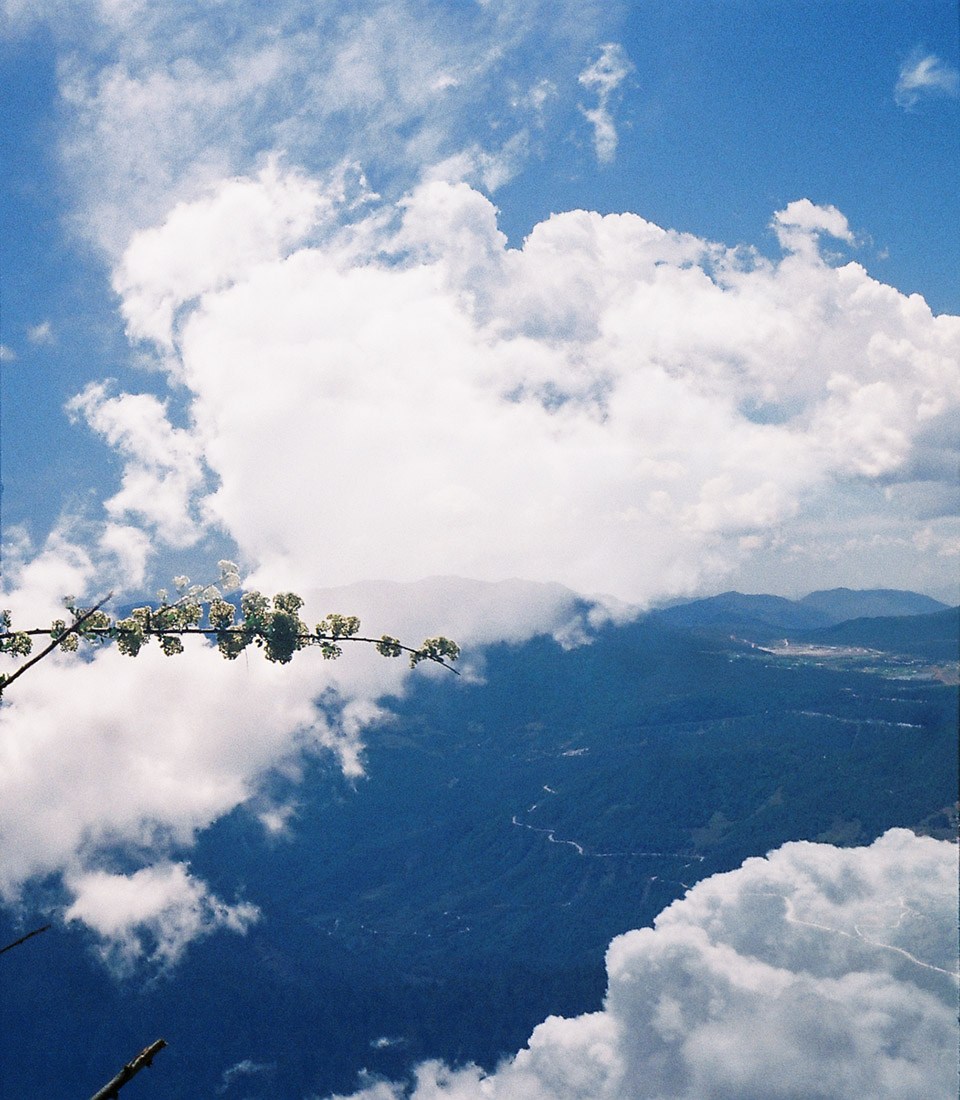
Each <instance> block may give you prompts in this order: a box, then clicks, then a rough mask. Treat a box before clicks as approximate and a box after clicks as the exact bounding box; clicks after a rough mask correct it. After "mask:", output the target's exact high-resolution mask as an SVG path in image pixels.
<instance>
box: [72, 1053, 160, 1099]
mask: <svg viewBox="0 0 960 1100" xmlns="http://www.w3.org/2000/svg"><path fill="white" fill-rule="evenodd" d="M166 1045H167V1044H166V1041H165V1040H163V1039H158V1040H157V1041H156V1042H155V1043H151V1044H150V1046H148V1047H146V1048H145V1049H144V1050H141V1051H140V1053H139V1054H138V1055H137V1056H136V1058H134V1059H133V1060H132V1061H130V1062H127V1064H126V1065H125V1066H124V1067H123V1069H122V1070H120V1072H119V1073H118V1074H117V1076H116V1077H114V1078H113V1080H112V1081H109V1082H108V1083H107V1084H106V1085H104V1086H103V1088H102V1089H101V1090H100V1091H99V1092H96V1093H94V1094H93V1096H92V1097H91V1098H90V1100H117V1094H118V1093H119V1092H120V1090H121V1089H122V1088H123V1086H124V1085H125V1084H126V1083H127V1082H128V1081H129V1080H130V1078H131V1077H135V1076H136V1075H137V1074H138V1073H139V1072H140V1070H142V1069H143V1067H144V1066H149V1065H150V1063H151V1062H152V1061H153V1059H154V1056H155V1055H156V1054H157V1053H158V1052H159V1051H161V1050H163V1048H164V1047H165V1046H166Z"/></svg>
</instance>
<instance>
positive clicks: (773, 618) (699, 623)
mask: <svg viewBox="0 0 960 1100" xmlns="http://www.w3.org/2000/svg"><path fill="white" fill-rule="evenodd" d="M949 611H950V608H949V607H948V606H947V605H946V604H944V603H941V602H940V601H939V600H935V599H933V598H932V597H930V596H924V595H921V594H920V593H918V592H904V591H900V590H897V589H869V590H863V591H856V590H853V589H849V588H834V589H829V590H825V591H819V592H811V593H810V594H809V595H808V596H804V597H803V599H801V600H788V599H786V598H785V597H783V596H767V595H748V594H745V593H743V592H723V593H721V594H720V595H719V596H710V597H707V598H706V599H701V600H693V601H691V602H689V603H684V604H677V605H675V606H673V607H667V608H663V609H662V610H659V611H654V612H651V615H652V616H655V617H656V618H657V620H658V621H659V622H660V623H662V624H663V625H665V626H670V627H672V628H674V629H680V630H689V631H692V632H693V633H695V634H699V635H701V636H704V637H710V638H730V637H735V638H738V639H741V640H743V641H747V642H754V643H761V644H762V643H765V642H770V641H773V640H777V639H782V638H783V637H785V636H791V637H793V638H795V639H798V638H802V639H804V640H807V639H808V638H810V637H812V636H813V632H817V631H820V632H823V631H827V630H829V629H830V628H833V627H837V626H839V625H840V624H842V623H847V622H851V621H858V622H859V621H872V620H874V619H876V620H878V621H886V620H897V621H898V622H899V621H900V620H904V619H914V618H915V619H921V620H923V619H928V618H930V617H931V616H934V615H943V614H944V613H947V612H949ZM864 629H865V628H863V627H859V628H856V629H854V630H853V631H852V635H855V636H856V638H857V640H855V641H854V640H851V641H846V642H841V641H839V640H837V641H835V642H833V643H827V641H826V639H825V638H824V639H822V640H823V641H824V644H835V645H841V644H847V645H855V644H856V645H866V644H868V643H867V642H865V641H861V640H859V639H860V637H861V636H863V631H864ZM934 629H935V632H936V633H937V634H938V635H939V634H945V636H949V623H948V622H947V620H944V622H943V623H940V622H939V620H937V622H936V624H934ZM897 630H898V628H897V627H892V626H891V628H890V629H888V630H886V631H875V632H874V633H875V634H876V636H877V638H878V639H879V637H880V636H881V634H882V636H883V637H884V638H885V639H886V640H887V642H889V643H891V644H892V643H894V642H896V640H897V637H898V634H897ZM899 631H900V634H901V635H904V636H905V634H904V632H906V633H909V634H910V636H911V637H914V636H916V637H917V638H919V637H920V635H923V634H924V632H925V627H924V626H923V625H922V624H914V625H913V626H912V627H910V628H909V629H908V628H907V627H905V626H904V625H903V624H901V625H900V627H899ZM869 633H870V631H869V630H867V634H869ZM837 637H838V638H839V635H838V636H837ZM940 648H942V647H940ZM938 652H939V650H938Z"/></svg>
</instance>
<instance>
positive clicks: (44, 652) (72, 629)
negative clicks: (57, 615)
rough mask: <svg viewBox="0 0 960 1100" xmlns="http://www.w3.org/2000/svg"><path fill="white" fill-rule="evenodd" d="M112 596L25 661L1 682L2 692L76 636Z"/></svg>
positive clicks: (108, 596) (108, 595)
mask: <svg viewBox="0 0 960 1100" xmlns="http://www.w3.org/2000/svg"><path fill="white" fill-rule="evenodd" d="M112 595H113V593H112V592H108V593H107V594H106V595H105V596H104V597H103V599H102V600H101V601H100V602H99V603H98V604H95V605H94V606H93V607H91V608H89V609H88V610H87V611H84V613H83V614H82V615H81V616H80V618H79V619H77V620H75V622H73V623H72V625H70V626H68V627H67V629H66V630H64V632H63V633H62V634H58V635H57V636H56V638H54V639H53V641H51V643H50V644H49V645H48V646H46V647H45V648H44V649H41V650H40V652H39V653H38V654H37V655H36V656H35V657H31V658H30V660H29V661H25V662H24V663H23V664H22V665H21V666H20V667H19V668H18V669H16V670H15V671H14V672H11V673H10V675H9V676H7V677H5V678H4V679H3V681H2V682H0V692H3V691H6V689H7V688H8V687H9V686H10V685H11V684H12V683H13V681H14V680H16V678H17V677H18V676H22V675H23V674H24V673H25V672H26V671H27V669H28V668H33V666H34V665H35V664H36V663H37V661H42V660H43V658H44V657H46V656H47V654H49V653H52V652H53V651H54V650H55V649H56V648H57V646H58V645H59V644H60V643H61V642H62V641H63V639H64V638H66V637H67V635H68V634H75V633H76V632H77V631H78V630H79V629H80V627H81V626H83V624H84V623H85V622H86V621H87V619H89V618H90V616H91V615H92V614H93V613H94V612H95V611H99V610H100V608H101V607H103V605H104V604H105V603H106V602H107V600H109V599H110V597H111V596H112ZM44 633H47V631H44Z"/></svg>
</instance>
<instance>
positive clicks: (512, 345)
mask: <svg viewBox="0 0 960 1100" xmlns="http://www.w3.org/2000/svg"><path fill="white" fill-rule="evenodd" d="M279 172H280V170H279V169H278V168H277V167H276V165H274V166H272V167H270V168H268V169H267V170H265V172H264V173H263V174H262V175H261V176H260V177H259V178H257V179H251V180H246V181H231V182H228V183H224V184H223V185H221V186H220V187H219V188H218V189H217V190H216V191H215V192H214V193H213V194H212V195H211V196H210V197H208V198H206V199H204V200H203V201H202V203H200V204H198V205H194V206H180V207H178V208H177V209H175V210H174V212H173V213H172V214H171V216H170V217H169V219H168V220H167V221H166V223H165V225H164V226H163V227H161V228H157V229H154V230H151V231H149V232H145V233H142V234H138V235H136V236H135V237H134V238H133V240H132V242H131V244H130V247H129V249H128V250H127V252H126V255H125V257H124V261H123V263H122V264H121V265H120V267H119V268H118V272H117V276H116V284H115V285H116V287H117V289H118V291H119V292H120V293H121V294H122V296H123V309H124V313H125V315H126V317H127V321H128V331H129V333H130V335H131V337H132V338H133V339H139V340H143V341H149V342H152V343H153V344H154V346H156V347H157V349H158V354H159V355H160V357H161V359H160V362H161V365H162V366H163V367H164V368H165V369H166V370H167V371H168V372H169V375H170V377H171V380H172V381H173V382H174V383H175V384H177V385H182V386H184V387H185V388H186V392H187V394H188V395H189V398H188V421H187V423H186V424H185V425H184V426H182V427H179V428H174V427H173V426H172V425H170V426H168V427H167V428H166V429H163V428H162V416H161V414H160V411H159V406H157V405H156V404H152V405H151V406H150V409H149V410H147V409H145V407H144V403H143V399H141V398H139V397H136V396H134V395H122V394H120V395H109V394H108V392H107V391H105V390H104V389H103V388H102V387H100V386H97V385H92V386H91V387H90V388H89V389H88V390H87V391H86V393H85V394H84V395H83V396H82V397H80V398H78V400H77V402H76V403H75V405H74V408H75V409H76V410H77V411H78V412H81V413H83V414H84V415H85V416H87V418H88V419H89V421H90V423H91V425H92V426H93V427H94V428H95V429H97V430H99V431H100V432H101V433H102V434H103V435H104V436H105V437H106V438H107V439H108V440H110V441H114V442H116V443H117V444H118V445H119V446H120V447H121V449H122V452H123V453H124V454H125V455H126V456H127V466H126V473H125V475H124V485H123V489H122V491H121V492H120V493H119V494H118V495H117V496H116V497H114V498H113V499H112V500H111V501H110V503H109V507H110V510H111V513H112V518H113V519H114V520H115V521H116V522H118V523H119V522H128V523H133V524H146V525H147V526H150V527H152V529H153V530H154V532H155V536H156V538H157V539H158V540H160V541H163V540H167V541H168V542H176V541H177V539H182V537H183V532H182V524H178V523H174V522H170V521H168V520H167V519H166V518H165V517H166V516H167V515H172V514H174V513H176V514H178V515H180V516H182V517H186V516H193V517H195V520H196V522H198V523H201V524H202V523H206V524H208V525H210V526H212V527H214V528H219V529H221V530H222V531H224V532H226V533H227V534H229V536H230V537H231V538H233V539H234V540H235V541H236V543H237V545H238V546H239V548H240V553H241V555H242V557H243V559H244V561H245V562H246V564H247V565H248V566H249V567H251V568H253V569H254V570H255V575H256V578H257V579H258V580H262V581H263V583H269V584H270V585H274V584H280V583H283V578H292V579H294V580H295V582H296V583H298V584H301V585H304V586H306V587H308V588H311V587H316V588H319V587H325V586H328V585H339V584H344V583H350V582H353V581H356V580H360V579H364V578H373V577H389V578H391V579H397V580H416V579H419V578H421V577H424V576H429V575H432V574H449V573H459V574H462V575H467V576H470V577H475V578H481V579H487V580H500V579H502V578H505V577H510V576H523V577H526V578H528V579H535V580H543V581H557V582H560V583H562V584H565V585H567V586H569V587H571V588H573V589H575V590H577V591H580V592H585V593H592V592H598V591H606V592H611V593H612V594H613V595H615V596H616V597H618V598H621V599H625V600H630V601H635V602H640V603H642V602H644V601H648V600H650V599H652V598H655V597H658V596H663V595H671V594H675V593H680V592H685V591H692V590H694V589H696V588H697V587H698V586H701V585H703V584H705V583H710V582H716V581H717V580H718V579H719V578H721V577H722V576H723V575H724V573H726V572H728V571H729V570H731V569H732V568H734V567H735V566H737V565H738V564H739V563H741V562H742V561H743V560H744V559H745V558H746V557H747V556H749V554H751V553H752V552H754V551H755V550H757V548H762V547H764V546H769V545H771V544H772V542H773V541H774V540H775V539H776V538H777V537H778V536H779V532H780V530H781V528H782V526H783V525H785V524H789V523H790V522H791V521H792V520H793V519H794V518H795V517H798V516H802V515H803V514H804V513H805V512H806V511H809V510H811V509H812V510H814V511H816V509H817V508H823V507H824V502H829V501H830V500H836V499H838V498H839V497H840V496H842V494H843V493H845V492H859V493H861V494H862V495H867V496H868V495H869V494H870V492H871V491H872V490H871V486H874V487H876V490H877V491H880V490H882V491H883V492H885V493H886V494H887V496H888V497H889V498H890V499H891V500H894V502H895V503H894V504H893V505H892V506H891V508H892V511H893V512H894V514H896V499H897V498H896V494H897V493H898V492H902V494H903V496H902V498H901V504H902V507H901V511H900V513H899V515H900V519H901V520H906V521H907V522H910V521H912V520H913V519H914V518H915V517H914V515H912V514H911V510H910V509H911V504H910V494H911V493H913V494H914V495H915V494H916V492H917V486H918V485H921V486H926V492H925V494H924V496H923V500H924V502H925V506H926V508H927V509H928V513H927V518H928V520H929V521H930V525H931V527H930V531H931V534H930V538H931V553H933V552H935V549H943V548H944V547H946V548H948V549H949V548H950V544H949V537H950V536H951V534H953V531H952V528H951V527H950V523H951V520H950V518H949V517H950V516H951V514H952V491H953V488H955V487H954V486H953V479H952V475H950V474H948V467H949V466H950V465H951V462H952V461H953V460H954V459H955V458H956V455H957V431H956V425H957V423H958V419H957V411H958V410H957V403H958V402H957V394H958V392H960V368H958V359H960V319H958V318H955V317H951V316H939V317H934V316H933V315H932V314H931V312H930V310H929V309H928V308H927V306H926V305H925V303H924V302H923V300H922V299H921V298H919V297H918V296H912V297H907V296H904V295H902V294H900V293H899V292H898V291H896V290H895V289H894V288H892V287H890V286H885V285H884V284H882V283H878V282H876V281H875V280H873V279H871V278H870V277H869V276H868V275H867V274H866V273H865V271H864V270H863V268H861V267H860V266H859V265H858V264H856V263H854V262H850V263H846V264H843V265H838V264H836V263H835V262H828V260H827V259H825V258H824V250H827V249H829V247H831V244H830V242H839V243H840V244H844V243H846V244H849V243H851V242H852V239H853V235H852V233H851V231H850V229H849V226H848V224H847V221H846V219H845V218H844V216H843V215H842V214H841V213H840V212H839V211H837V210H836V209H834V208H833V207H821V206H816V205H815V204H813V203H811V202H809V201H808V200H799V201H796V202H793V203H791V204H790V205H789V206H788V207H787V208H786V209H785V210H782V211H779V212H777V213H776V214H775V215H774V218H773V223H772V224H773V227H774V228H775V229H776V232H777V234H778V235H779V238H780V241H781V243H782V245H783V247H784V249H785V255H784V257H783V258H782V259H781V260H780V261H779V262H772V261H767V260H763V259H761V258H759V257H758V256H757V255H755V254H753V253H749V254H747V255H744V254H742V252H738V251H734V250H730V249H727V248H725V247H723V246H721V245H718V244H716V243H713V242H710V241H705V240H701V239H698V238H696V237H693V236H690V235H685V234H680V233H676V232H672V231H670V230H665V229H662V228H660V227H659V226H656V225H654V224H652V223H650V222H647V221H645V220H644V219H643V218H641V217H639V216H638V215H634V214H621V215H609V216H606V217H602V216H600V215H599V214H594V213H590V212H587V211H572V212H569V213H565V214H558V215H554V216H553V217H551V218H550V219H549V220H548V221H546V222H543V223H542V224H540V225H538V226H536V227H535V229H534V230H533V232H532V233H531V234H530V236H529V238H528V239H527V240H526V242H525V243H524V245H523V247H522V248H521V249H510V248H507V247H506V243H505V239H504V237H503V235H502V234H501V233H500V231H499V230H498V227H497V216H496V209H495V208H494V206H493V205H492V204H491V202H490V201H489V200H488V199H486V198H485V197H483V196H482V195H481V194H479V193H478V192H477V191H475V190H473V189H472V188H471V187H469V186H468V185H467V184H465V183H448V182H443V181H433V182H428V183H424V184H423V185H421V186H420V187H418V188H417V189H415V190H414V191H413V192H412V193H411V194H410V195H408V196H407V197H406V198H405V199H404V200H403V201H402V202H401V203H400V204H399V205H398V206H397V207H393V206H391V205H389V204H388V205H386V206H383V205H380V206H374V208H373V209H372V210H371V211H370V212H369V214H368V215H367V216H365V217H357V218H355V219H354V220H352V221H350V219H347V220H348V224H346V225H343V224H342V222H341V221H338V220H337V216H338V215H337V212H336V210H335V204H334V205H333V206H331V204H330V202H329V201H328V200H327V199H324V198H322V189H320V188H319V187H318V185H317V184H316V183H314V182H313V181H311V180H310V179H308V178H307V177H305V176H302V175H299V174H295V173H293V174H290V175H288V176H286V177H282V176H281V175H280V174H279ZM340 214H341V215H342V211H341V212H340ZM311 215H312V221H311ZM304 219H306V220H307V221H308V222H310V228H309V229H306V228H305V226H304ZM228 223H229V225H230V227H231V239H232V240H233V242H234V246H233V249H234V253H235V255H234V262H233V263H231V264H230V265H227V266H226V267H225V266H224V265H222V264H220V265H211V264H210V263H203V262H201V261H200V260H199V253H202V252H203V251H204V249H203V242H204V241H205V240H206V239H207V238H208V237H213V238H216V237H217V235H218V234H219V233H220V231H221V230H220V228H218V227H220V226H222V225H225V224H228ZM298 231H299V232H300V233H301V234H303V235H304V237H305V240H304V243H303V244H302V246H300V247H297V246H296V245H295V244H292V243H291V238H292V236H293V235H295V234H296V233H297V232H298ZM194 253H198V262H195V263H194V262H192V261H191V260H190V257H191V256H192V255H193V254H194ZM234 253H232V254H234ZM147 412H149V416H148V415H146V413H147ZM138 438H139V440H140V443H139V447H138V442H137V441H138ZM161 438H163V439H166V440H168V441H176V444H177V445H176V446H165V447H164V448H163V451H164V456H163V462H158V460H157V456H156V452H157V444H158V440H160V439H161ZM198 455H202V456H203V458H204V461H205V463H206V465H207V474H208V475H209V477H208V478H204V477H201V476H200V474H199V473H198V470H197V465H196V463H197V456H198ZM948 459H949V461H948ZM210 486H213V488H212V491H211V489H210ZM178 493H179V494H180V495H179V497H177V494H178ZM938 539H939V540H940V542H939V543H938V542H937V540H938ZM869 579H870V580H873V578H869ZM876 580H877V581H878V582H881V583H882V581H883V578H879V577H878V578H876ZM288 583H289V581H288Z"/></svg>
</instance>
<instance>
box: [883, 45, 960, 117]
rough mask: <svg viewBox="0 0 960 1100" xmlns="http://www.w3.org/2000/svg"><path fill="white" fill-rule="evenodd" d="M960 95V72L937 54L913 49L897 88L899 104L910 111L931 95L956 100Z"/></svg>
mask: <svg viewBox="0 0 960 1100" xmlns="http://www.w3.org/2000/svg"><path fill="white" fill-rule="evenodd" d="M958 94H960V72H958V71H957V69H956V67H955V66H953V65H951V64H949V62H947V61H944V60H943V59H942V58H939V57H937V56H936V54H925V53H923V51H922V50H919V49H918V50H914V51H913V53H912V54H911V55H910V56H909V58H908V59H907V60H906V61H905V62H904V64H903V67H902V68H901V69H900V75H899V76H898V78H897V84H896V87H895V88H894V98H895V99H896V102H897V105H898V106H899V107H903V108H905V109H907V110H909V109H910V108H911V107H915V106H916V104H917V103H918V102H919V101H920V99H921V98H923V97H924V96H928V95H941V96H951V97H956V96H957V95H958Z"/></svg>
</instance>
